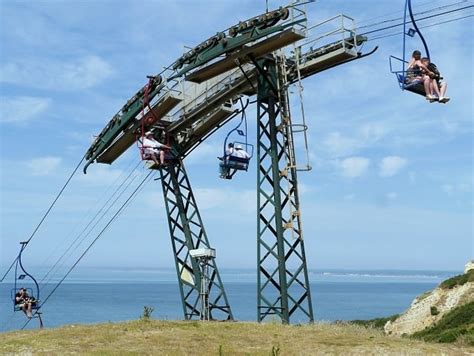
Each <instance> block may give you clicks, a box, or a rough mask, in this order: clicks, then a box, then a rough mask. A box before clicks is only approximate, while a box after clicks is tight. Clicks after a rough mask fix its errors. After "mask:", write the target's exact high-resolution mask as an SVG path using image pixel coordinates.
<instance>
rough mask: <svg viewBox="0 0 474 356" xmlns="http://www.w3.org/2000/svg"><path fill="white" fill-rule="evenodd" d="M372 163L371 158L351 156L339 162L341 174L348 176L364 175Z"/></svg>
mask: <svg viewBox="0 0 474 356" xmlns="http://www.w3.org/2000/svg"><path fill="white" fill-rule="evenodd" d="M369 165H370V159H368V158H365V157H349V158H345V159H343V160H341V161H340V162H339V167H340V169H341V174H342V175H343V176H344V177H347V178H356V177H360V176H362V175H364V174H365V173H366V172H367V169H368V168H369Z"/></svg>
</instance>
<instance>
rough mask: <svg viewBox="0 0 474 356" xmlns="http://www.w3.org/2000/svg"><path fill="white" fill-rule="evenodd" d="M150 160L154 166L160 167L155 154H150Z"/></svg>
mask: <svg viewBox="0 0 474 356" xmlns="http://www.w3.org/2000/svg"><path fill="white" fill-rule="evenodd" d="M150 157H151V159H152V160H153V162H155V164H156V165H158V166H159V165H160V161H159V160H158V157H156V153H152V154H151V155H150Z"/></svg>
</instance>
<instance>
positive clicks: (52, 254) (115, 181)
mask: <svg viewBox="0 0 474 356" xmlns="http://www.w3.org/2000/svg"><path fill="white" fill-rule="evenodd" d="M134 162H135V159H130V163H129V164H128V165H127V167H126V168H125V169H124V171H123V172H122V173H121V174H120V175H119V176H118V177H117V178H116V179H115V180H114V181H113V182H112V183H111V184H110V185H108V187H107V188H106V190H105V192H104V194H102V196H101V197H100V198H99V199H97V201H96V202H95V206H94V207H91V208H89V210H88V211H87V213H86V214H85V215H84V216H83V217H82V219H81V221H80V222H78V223H77V224H75V226H74V228H73V229H71V231H70V232H69V233H68V234H67V237H66V238H64V239H62V241H61V242H60V243H59V244H57V245H56V247H55V248H54V249H53V250H52V251H51V253H50V254H49V255H48V257H46V258H45V260H44V261H43V263H41V264H40V266H43V265H45V264H46V263H47V262H48V261H51V259H52V258H53V257H54V255H55V253H56V252H57V251H58V250H59V249H60V248H62V247H63V246H64V244H65V243H66V242H68V241H69V240H70V238H71V237H72V236H73V235H74V234H75V232H76V231H77V229H78V228H79V227H80V226H81V225H82V224H83V223H84V222H85V221H86V219H87V217H88V216H89V215H90V214H92V213H93V211H94V210H95V209H96V208H97V207H98V206H99V203H100V202H101V200H102V199H103V198H104V197H106V196H107V195H108V194H109V192H110V190H111V189H112V187H114V186H116V185H117V183H118V182H119V181H120V179H122V178H123V177H124V176H125V175H126V172H128V171H129V169H130V168H131V167H132V165H133V163H134ZM137 167H138V165H137ZM137 167H135V168H134V169H136V168H137Z"/></svg>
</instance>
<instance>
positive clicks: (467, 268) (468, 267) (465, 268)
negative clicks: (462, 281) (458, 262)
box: [464, 260, 474, 273]
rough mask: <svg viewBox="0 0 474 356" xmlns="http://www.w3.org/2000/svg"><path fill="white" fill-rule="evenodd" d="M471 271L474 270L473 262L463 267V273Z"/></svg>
mask: <svg viewBox="0 0 474 356" xmlns="http://www.w3.org/2000/svg"><path fill="white" fill-rule="evenodd" d="M471 270H474V260H471V261H469V262H468V263H466V266H464V273H467V272H469V271H471Z"/></svg>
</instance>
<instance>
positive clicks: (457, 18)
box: [367, 14, 474, 42]
mask: <svg viewBox="0 0 474 356" xmlns="http://www.w3.org/2000/svg"><path fill="white" fill-rule="evenodd" d="M469 17H474V14H470V15H466V16H462V17H456V18H454V19H449V20H446V21H442V22H436V23H433V24H429V25H425V26H420V27H419V28H429V27H435V26H439V25H444V24H447V23H450V22H455V21H459V20H463V19H466V18H469ZM402 33H403V32H394V33H390V34H387V35H381V36H379V37H373V38H369V39H368V40H367V42H370V41H375V40H379V39H382V38H387V37H393V36H397V35H400V34H402Z"/></svg>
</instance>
